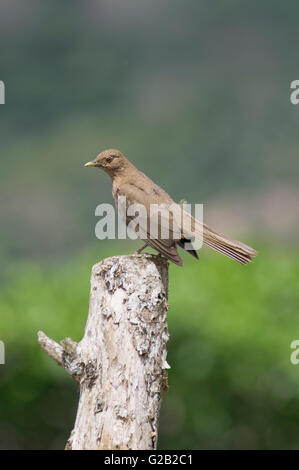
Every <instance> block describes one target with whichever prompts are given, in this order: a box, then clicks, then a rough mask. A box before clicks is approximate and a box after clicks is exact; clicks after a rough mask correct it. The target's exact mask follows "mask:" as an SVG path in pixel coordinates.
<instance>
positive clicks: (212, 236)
mask: <svg viewBox="0 0 299 470" xmlns="http://www.w3.org/2000/svg"><path fill="white" fill-rule="evenodd" d="M182 221H183V223H184V224H186V223H188V224H189V227H190V226H191V228H192V233H193V234H195V238H197V239H200V240H202V241H203V243H205V244H206V245H208V246H209V247H211V248H213V250H216V251H218V252H219V253H222V254H223V255H225V256H228V257H229V258H231V259H233V260H235V261H237V262H238V263H240V264H247V263H249V262H250V261H252V259H253V258H254V257H255V256H256V255H257V252H256V251H255V250H254V249H253V248H251V247H250V246H248V245H245V243H242V242H239V241H238V240H231V239H230V238H228V237H225V236H224V235H221V234H220V233H217V232H215V231H214V230H213V229H211V228H210V227H208V226H207V225H205V224H203V223H202V222H200V221H199V220H197V219H195V218H194V217H192V215H191V214H189V213H188V212H186V211H184V210H183V211H182ZM190 223H191V225H190ZM185 226H186V225H185ZM187 226H188V225H187Z"/></svg>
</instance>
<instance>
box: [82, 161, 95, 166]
mask: <svg viewBox="0 0 299 470" xmlns="http://www.w3.org/2000/svg"><path fill="white" fill-rule="evenodd" d="M96 165H97V164H96V162H87V163H85V165H84V166H96Z"/></svg>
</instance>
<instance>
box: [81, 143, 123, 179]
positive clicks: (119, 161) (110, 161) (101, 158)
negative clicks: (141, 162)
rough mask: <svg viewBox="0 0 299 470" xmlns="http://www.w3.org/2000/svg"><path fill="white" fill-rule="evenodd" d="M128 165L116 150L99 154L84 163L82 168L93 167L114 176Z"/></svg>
mask: <svg viewBox="0 0 299 470" xmlns="http://www.w3.org/2000/svg"><path fill="white" fill-rule="evenodd" d="M126 164H128V160H127V159H126V157H125V156H124V155H123V154H122V153H121V152H120V151H119V150H116V149H108V150H104V151H103V152H101V153H100V154H99V155H98V156H97V158H95V160H92V161H91V162H87V163H85V165H84V166H95V167H97V168H101V170H104V171H105V173H108V175H110V176H114V175H115V174H116V173H118V172H120V171H121V170H122V169H123V168H124V167H125V166H126Z"/></svg>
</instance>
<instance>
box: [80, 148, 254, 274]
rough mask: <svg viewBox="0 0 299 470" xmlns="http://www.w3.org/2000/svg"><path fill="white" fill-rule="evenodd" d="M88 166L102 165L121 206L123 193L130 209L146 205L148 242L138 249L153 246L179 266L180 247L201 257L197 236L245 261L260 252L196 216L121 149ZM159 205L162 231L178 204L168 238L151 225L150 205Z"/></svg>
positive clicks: (143, 229) (142, 235) (144, 231)
mask: <svg viewBox="0 0 299 470" xmlns="http://www.w3.org/2000/svg"><path fill="white" fill-rule="evenodd" d="M84 166H85V167H96V168H100V169H101V170H103V171H104V172H105V173H107V174H108V175H109V176H110V178H111V180H112V195H113V198H114V200H115V204H116V207H117V208H118V210H119V207H118V198H119V197H120V196H123V197H125V198H126V204H127V206H126V209H127V208H128V207H129V206H130V205H131V204H142V205H143V207H145V208H146V211H147V212H146V214H147V215H146V218H145V219H144V220H143V222H141V224H140V225H142V227H141V230H140V238H141V239H142V240H143V241H144V242H145V244H144V245H143V246H142V247H141V248H139V249H138V250H137V253H141V251H142V250H143V249H144V248H146V247H147V246H150V247H152V248H154V249H155V250H156V251H157V252H158V253H159V254H160V255H162V256H164V257H165V258H167V259H168V260H169V261H171V262H173V263H174V264H176V265H178V266H183V264H184V263H183V260H182V258H181V257H180V256H179V253H178V249H177V247H178V246H179V247H181V248H183V249H184V250H186V251H187V252H188V253H190V255H192V256H193V257H194V258H196V259H198V254H197V251H196V249H194V247H193V245H192V243H194V238H195V239H196V238H201V240H202V241H203V243H204V244H206V245H207V246H209V247H210V248H212V249H214V250H216V251H218V252H219V253H222V254H223V255H225V256H227V257H229V258H231V259H233V260H235V261H237V262H238V263H240V264H242V265H244V264H247V263H249V262H250V261H252V259H253V258H254V257H255V256H256V255H257V252H256V251H255V250H254V249H253V248H251V247H250V246H248V245H245V244H244V243H242V242H240V241H237V240H232V239H230V238H228V237H226V236H224V235H222V234H220V233H217V232H216V231H215V230H213V229H211V228H210V227H208V226H207V225H206V224H204V223H203V222H201V221H199V220H197V219H195V218H194V217H193V216H192V215H191V214H190V213H189V212H187V211H185V210H184V208H183V205H182V204H181V203H179V204H176V203H175V202H174V200H173V199H172V198H171V197H170V196H169V195H168V194H167V192H166V191H164V190H163V189H162V188H160V187H159V186H158V185H157V184H155V183H154V182H153V181H152V180H151V179H150V178H148V177H147V176H146V175H145V174H144V173H142V172H141V171H139V170H138V169H137V168H136V167H135V166H134V165H133V164H132V163H131V162H130V161H129V160H128V159H127V158H126V157H125V156H124V155H123V154H122V153H121V152H120V151H119V150H116V149H107V150H104V151H103V152H101V153H100V154H99V155H98V156H97V157H96V158H95V159H94V160H92V161H89V162H87V163H85V165H84ZM159 206H160V207H162V211H161V212H162V213H161V219H159V222H158V225H159V227H158V228H159V229H160V232H161V224H163V221H164V217H165V215H169V209H168V208H169V207H172V208H174V212H171V213H170V219H171V221H172V225H171V228H170V229H169V236H168V237H166V238H165V237H162V236H161V233H160V232H159V233H158V234H157V236H156V237H152V236H151V233H150V232H149V229H148V225H149V223H148V222H149V217H150V216H149V215H148V214H149V213H150V208H151V207H159ZM163 211H164V212H163ZM125 219H126V220H125V222H126V224H127V225H128V224H129V223H130V222H131V220H132V216H129V215H128V214H127V212H126V215H125ZM161 220H162V222H161ZM183 222H188V223H189V227H191V228H192V236H193V238H191V235H190V229H189V230H185V228H184V227H185V226H186V223H183ZM168 226H169V225H168Z"/></svg>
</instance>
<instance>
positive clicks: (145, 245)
mask: <svg viewBox="0 0 299 470" xmlns="http://www.w3.org/2000/svg"><path fill="white" fill-rule="evenodd" d="M147 245H148V244H147V243H145V244H144V245H142V247H141V248H138V250H136V253H138V254H140V253H141V252H142V250H144V248H146V247H147Z"/></svg>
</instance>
